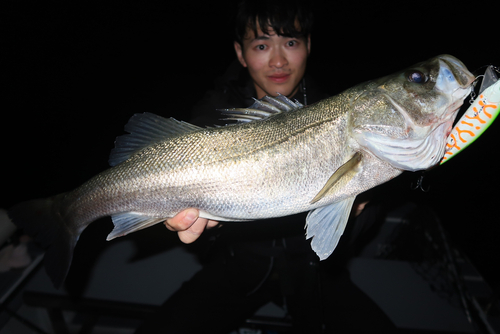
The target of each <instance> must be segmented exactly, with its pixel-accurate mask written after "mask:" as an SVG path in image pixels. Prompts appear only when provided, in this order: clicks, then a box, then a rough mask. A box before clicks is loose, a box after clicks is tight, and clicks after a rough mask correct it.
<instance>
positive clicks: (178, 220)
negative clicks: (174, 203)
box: [165, 209, 198, 231]
mask: <svg viewBox="0 0 500 334" xmlns="http://www.w3.org/2000/svg"><path fill="white" fill-rule="evenodd" d="M196 219H198V210H196V209H186V210H184V211H181V212H179V213H178V214H177V215H175V216H174V217H172V218H168V219H167V220H166V221H165V226H166V227H167V228H168V229H169V230H170V231H185V230H187V229H188V228H190V227H191V225H193V224H194V222H195V221H196Z"/></svg>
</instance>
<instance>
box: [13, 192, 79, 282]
mask: <svg viewBox="0 0 500 334" xmlns="http://www.w3.org/2000/svg"><path fill="white" fill-rule="evenodd" d="M63 198H64V194H60V195H56V196H53V197H49V198H45V199H38V200H32V201H27V202H22V203H20V204H17V205H16V206H14V207H13V208H12V209H11V210H9V212H8V215H9V217H10V218H11V219H12V221H13V222H14V224H16V225H17V226H18V227H20V228H22V229H23V230H24V232H25V233H26V234H28V235H30V236H32V237H34V238H35V240H36V241H38V242H39V243H40V244H41V245H42V247H43V248H44V249H45V256H44V265H45V269H46V271H47V274H48V275H49V277H50V279H51V280H52V283H53V284H54V286H55V287H56V288H59V287H60V286H61V285H62V283H63V282H64V279H65V278H66V275H67V274H68V271H69V267H70V265H71V260H72V259H73V249H74V248H75V245H76V242H77V241H78V238H79V237H80V233H81V231H72V230H71V226H72V225H73V224H71V222H68V221H65V215H64V212H62V210H61V208H63V200H62V199H63Z"/></svg>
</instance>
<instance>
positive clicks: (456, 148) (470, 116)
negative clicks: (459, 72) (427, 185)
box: [440, 66, 500, 165]
mask: <svg viewBox="0 0 500 334" xmlns="http://www.w3.org/2000/svg"><path fill="white" fill-rule="evenodd" d="M488 73H489V80H490V82H494V83H493V84H491V83H490V82H489V83H488V84H490V86H488V87H487V88H486V89H484V90H483V87H485V86H486V85H488V84H486V85H485V81H486V80H487V79H486V78H485V79H483V84H482V86H481V89H480V94H479V96H478V97H477V98H476V99H475V100H474V102H472V104H471V105H470V107H469V108H468V109H467V111H466V112H465V113H464V114H463V116H462V117H461V118H460V120H459V121H458V122H457V123H456V125H455V127H454V128H453V130H452V131H451V133H450V135H449V136H448V139H447V142H446V150H445V154H444V157H443V159H442V160H441V163H440V164H441V165H442V164H443V163H445V162H446V161H448V160H450V159H451V158H453V157H454V156H455V155H457V154H458V153H460V152H461V151H462V150H463V149H465V148H466V147H468V146H469V145H470V144H472V143H473V142H474V141H475V140H476V139H477V138H479V137H480V136H481V135H482V134H483V133H484V131H486V129H487V128H488V127H489V126H490V125H491V124H492V123H493V121H494V120H495V118H496V117H497V116H498V114H499V113H500V80H498V79H497V77H496V75H495V74H494V73H493V67H492V66H489V67H488V69H487V70H486V73H485V77H487V76H488ZM481 90H482V92H481Z"/></svg>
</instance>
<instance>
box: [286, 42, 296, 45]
mask: <svg viewBox="0 0 500 334" xmlns="http://www.w3.org/2000/svg"><path fill="white" fill-rule="evenodd" d="M287 45H288V46H295V45H297V41H288V42H287Z"/></svg>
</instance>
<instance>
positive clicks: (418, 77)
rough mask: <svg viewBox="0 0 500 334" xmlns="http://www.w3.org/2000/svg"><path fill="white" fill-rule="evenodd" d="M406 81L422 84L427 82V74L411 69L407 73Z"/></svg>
mask: <svg viewBox="0 0 500 334" xmlns="http://www.w3.org/2000/svg"><path fill="white" fill-rule="evenodd" d="M408 81H410V82H414V83H418V84H423V83H426V82H427V76H426V75H425V74H424V73H422V72H420V71H413V72H410V73H408Z"/></svg>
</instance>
